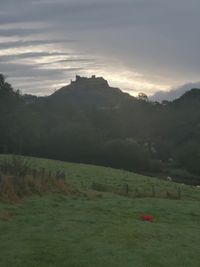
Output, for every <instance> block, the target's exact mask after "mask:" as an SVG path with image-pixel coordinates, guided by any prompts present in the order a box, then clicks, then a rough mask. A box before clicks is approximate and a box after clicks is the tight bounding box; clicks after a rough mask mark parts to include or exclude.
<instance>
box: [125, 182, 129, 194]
mask: <svg viewBox="0 0 200 267" xmlns="http://www.w3.org/2000/svg"><path fill="white" fill-rule="evenodd" d="M128 193H129V187H128V184H125V195H126V196H128Z"/></svg>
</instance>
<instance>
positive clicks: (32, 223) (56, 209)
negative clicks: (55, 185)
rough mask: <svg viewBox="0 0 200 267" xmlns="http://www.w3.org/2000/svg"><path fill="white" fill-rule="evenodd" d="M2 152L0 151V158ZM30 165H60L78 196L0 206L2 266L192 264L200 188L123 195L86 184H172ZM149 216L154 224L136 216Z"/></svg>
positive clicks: (198, 258) (199, 232)
mask: <svg viewBox="0 0 200 267" xmlns="http://www.w3.org/2000/svg"><path fill="white" fill-rule="evenodd" d="M2 157H3V156H2ZM31 161H32V165H33V166H35V167H37V168H40V167H41V168H42V167H45V168H48V169H51V170H52V171H56V170H65V171H66V174H67V175H66V179H67V182H68V183H70V184H71V185H72V186H73V187H75V188H78V189H79V190H80V191H83V192H85V193H86V195H85V196H76V195H69V196H65V195H62V194H46V195H45V196H43V197H40V196H33V197H29V198H26V199H24V200H23V202H22V203H20V204H18V205H11V204H3V203H1V204H0V214H3V213H4V212H5V211H7V212H9V213H11V214H13V217H11V218H10V219H8V220H0V266H1V267H10V266H15V267H36V266H40V267H47V266H48V267H68V266H69V267H93V266H95V267H102V266H103V267H112V266H113V267H114V266H115V267H118V266H119V267H122V266H123V267H129V266H131V267H133V266H135V267H165V266H166V267H167V266H174V267H175V266H176V267H197V266H198V267H199V264H200V255H199V247H200V205H199V204H200V202H199V200H200V191H198V190H197V189H192V187H189V186H182V199H181V200H172V199H166V198H147V197H146V198H128V197H122V196H119V195H116V194H112V193H100V192H95V191H92V190H91V183H92V182H99V183H102V184H107V185H112V186H115V187H120V186H121V185H123V184H124V183H128V184H129V185H130V188H132V189H134V188H136V187H137V188H141V189H142V190H144V191H145V190H146V191H148V190H149V188H150V186H151V184H152V183H153V184H155V186H156V190H157V191H159V192H160V191H163V192H164V191H165V190H175V189H176V187H177V185H175V184H173V183H169V182H163V181H161V180H158V179H156V178H148V177H144V176H141V175H137V174H134V173H131V172H126V171H121V170H114V169H111V168H102V167H96V166H89V165H83V164H72V163H63V162H58V161H50V160H44V159H31ZM142 212H148V213H151V214H152V215H153V216H154V217H155V222H154V223H146V222H142V221H140V220H139V215H140V213H142Z"/></svg>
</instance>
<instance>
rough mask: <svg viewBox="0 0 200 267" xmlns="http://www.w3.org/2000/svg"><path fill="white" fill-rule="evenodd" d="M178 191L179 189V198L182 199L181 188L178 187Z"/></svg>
mask: <svg viewBox="0 0 200 267" xmlns="http://www.w3.org/2000/svg"><path fill="white" fill-rule="evenodd" d="M177 191H178V199H181V188H180V187H178V188H177Z"/></svg>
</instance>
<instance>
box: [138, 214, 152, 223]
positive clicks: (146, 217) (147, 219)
mask: <svg viewBox="0 0 200 267" xmlns="http://www.w3.org/2000/svg"><path fill="white" fill-rule="evenodd" d="M140 219H141V220H142V221H144V222H153V221H154V218H153V216H152V215H145V214H141V215H140Z"/></svg>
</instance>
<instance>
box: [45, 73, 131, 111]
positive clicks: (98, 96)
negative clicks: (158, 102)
mask: <svg viewBox="0 0 200 267" xmlns="http://www.w3.org/2000/svg"><path fill="white" fill-rule="evenodd" d="M48 99H49V100H50V101H54V102H59V104H61V103H67V102H68V103H70V104H71V105H73V106H75V107H82V106H96V107H101V108H103V107H114V106H117V105H118V104H120V103H121V102H122V101H126V100H128V99H129V100H132V99H133V97H131V96H130V95H129V94H127V93H123V92H122V91H121V90H120V89H118V88H113V87H110V86H109V84H108V82H107V81H106V80H104V79H103V78H102V77H96V76H95V75H93V76H92V77H91V78H86V77H80V76H76V80H75V81H71V83H70V84H69V85H67V86H65V87H63V88H61V89H59V90H57V91H56V92H55V93H53V94H52V95H51V96H49V97H48Z"/></svg>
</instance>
